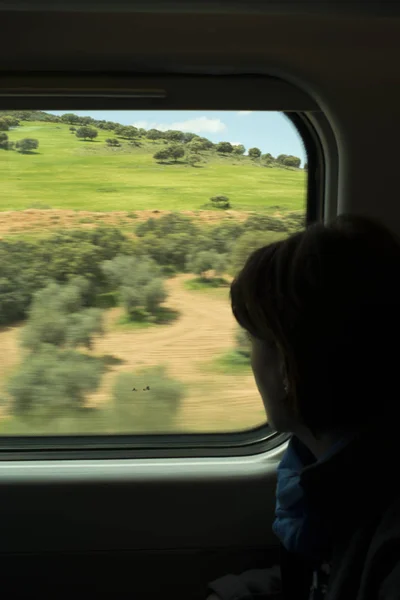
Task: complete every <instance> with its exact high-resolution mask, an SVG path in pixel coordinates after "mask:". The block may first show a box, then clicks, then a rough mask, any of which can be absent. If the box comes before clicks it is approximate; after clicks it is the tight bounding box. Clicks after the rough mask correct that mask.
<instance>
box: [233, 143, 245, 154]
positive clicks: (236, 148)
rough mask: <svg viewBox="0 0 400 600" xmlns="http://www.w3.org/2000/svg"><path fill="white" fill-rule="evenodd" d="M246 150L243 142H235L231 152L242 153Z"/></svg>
mask: <svg viewBox="0 0 400 600" xmlns="http://www.w3.org/2000/svg"><path fill="white" fill-rule="evenodd" d="M245 152H246V148H245V147H244V146H243V144H236V145H235V146H233V153H234V154H240V155H243V154H244V153H245Z"/></svg>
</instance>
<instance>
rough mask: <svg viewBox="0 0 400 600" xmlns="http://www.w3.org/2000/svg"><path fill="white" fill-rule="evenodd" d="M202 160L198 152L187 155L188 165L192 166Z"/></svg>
mask: <svg viewBox="0 0 400 600" xmlns="http://www.w3.org/2000/svg"><path fill="white" fill-rule="evenodd" d="M201 162H202V158H201V156H200V154H192V153H190V154H189V156H188V163H189V165H191V166H192V167H195V166H196V165H197V164H198V163H201Z"/></svg>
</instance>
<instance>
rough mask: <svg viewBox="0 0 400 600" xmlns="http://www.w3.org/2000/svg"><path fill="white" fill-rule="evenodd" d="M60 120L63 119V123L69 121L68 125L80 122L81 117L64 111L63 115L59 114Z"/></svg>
mask: <svg viewBox="0 0 400 600" xmlns="http://www.w3.org/2000/svg"><path fill="white" fill-rule="evenodd" d="M61 121H63V123H69V124H70V125H77V124H78V123H81V122H82V121H81V117H78V115H75V114H74V113H65V114H64V115H61Z"/></svg>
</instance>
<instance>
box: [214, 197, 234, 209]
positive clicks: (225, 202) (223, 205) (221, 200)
mask: <svg viewBox="0 0 400 600" xmlns="http://www.w3.org/2000/svg"><path fill="white" fill-rule="evenodd" d="M210 200H211V202H212V204H213V206H215V208H220V209H223V210H226V209H227V208H230V207H231V204H230V201H229V198H228V196H213V197H212V198H210Z"/></svg>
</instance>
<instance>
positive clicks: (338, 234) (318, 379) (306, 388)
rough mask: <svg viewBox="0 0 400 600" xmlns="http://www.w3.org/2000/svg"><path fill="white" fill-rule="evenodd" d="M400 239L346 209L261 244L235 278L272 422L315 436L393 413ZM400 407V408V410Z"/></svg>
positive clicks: (399, 332)
mask: <svg viewBox="0 0 400 600" xmlns="http://www.w3.org/2000/svg"><path fill="white" fill-rule="evenodd" d="M399 280H400V244H399V241H398V240H397V238H396V237H395V236H394V235H392V234H391V233H390V232H389V231H388V230H387V229H385V228H384V227H383V226H382V225H379V224H377V223H375V222H373V221H370V220H368V219H365V218H362V217H351V216H341V217H338V218H337V219H336V220H335V221H334V222H333V223H331V224H330V225H328V226H324V225H313V226H311V227H309V228H308V229H307V230H305V231H304V232H301V233H297V234H295V235H292V236H291V237H289V238H288V239H286V240H283V241H280V242H275V243H273V244H271V245H269V246H265V247H263V248H260V249H259V250H256V251H255V252H254V253H253V254H252V255H251V256H250V257H249V258H248V260H247V262H246V264H245V266H244V268H243V269H242V271H241V272H240V273H239V275H238V276H237V277H236V279H235V280H234V281H233V283H232V286H231V301H232V310H233V313H234V315H235V317H236V319H237V321H238V322H239V324H240V325H241V326H242V327H244V328H245V329H246V330H247V331H248V332H249V334H250V339H251V342H252V367H253V372H254V376H255V379H256V382H257V385H258V389H259V391H260V394H261V396H262V398H263V401H264V404H265V407H266V410H267V414H268V420H269V422H270V423H271V425H272V426H274V427H275V428H276V429H277V430H278V431H291V432H296V428H297V427H298V425H299V424H301V426H306V427H307V428H308V429H309V430H310V431H312V432H313V433H314V435H319V434H324V433H330V432H333V431H338V430H342V431H356V430H358V429H360V428H361V427H364V426H368V425H371V424H373V423H376V425H377V426H378V427H379V426H380V425H382V424H383V425H384V424H385V419H388V418H389V419H390V411H391V408H392V406H393V404H396V403H397V402H398V384H397V373H398V371H400V357H399V352H398V346H399V344H400V285H399V283H400V281H399ZM393 413H394V411H393Z"/></svg>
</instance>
